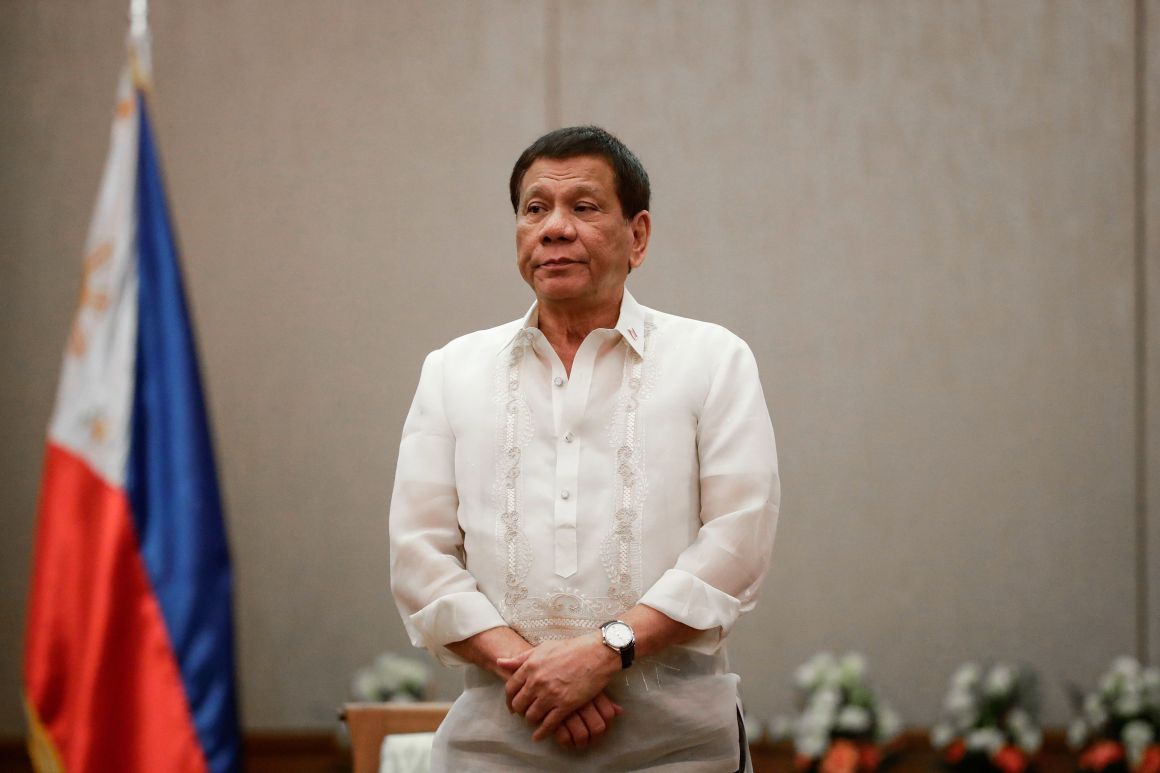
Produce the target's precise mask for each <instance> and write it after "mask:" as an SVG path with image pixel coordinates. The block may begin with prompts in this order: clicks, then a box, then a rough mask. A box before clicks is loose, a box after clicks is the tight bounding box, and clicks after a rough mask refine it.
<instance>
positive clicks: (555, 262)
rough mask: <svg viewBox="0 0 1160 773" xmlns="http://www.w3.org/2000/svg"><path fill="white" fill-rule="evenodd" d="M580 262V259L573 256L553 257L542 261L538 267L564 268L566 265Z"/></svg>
mask: <svg viewBox="0 0 1160 773" xmlns="http://www.w3.org/2000/svg"><path fill="white" fill-rule="evenodd" d="M580 262H581V261H579V260H572V259H571V258H552V259H550V260H544V261H541V262H540V264H539V266H537V268H564V267H565V266H571V265H573V264H576V263H580Z"/></svg>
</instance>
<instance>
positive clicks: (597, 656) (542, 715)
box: [498, 636, 623, 747]
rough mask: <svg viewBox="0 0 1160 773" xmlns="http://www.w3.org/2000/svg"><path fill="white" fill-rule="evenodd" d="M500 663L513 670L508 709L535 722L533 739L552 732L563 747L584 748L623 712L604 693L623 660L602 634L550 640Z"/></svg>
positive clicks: (509, 687)
mask: <svg viewBox="0 0 1160 773" xmlns="http://www.w3.org/2000/svg"><path fill="white" fill-rule="evenodd" d="M498 664H499V666H500V667H501V668H503V669H504V670H505V671H508V672H510V673H511V676H510V677H508V679H507V684H506V686H505V692H506V693H507V705H508V710H510V711H512V712H513V713H515V714H519V715H520V716H522V717H524V718H525V719H526V720H527V721H528V724H530V725H535V726H537V727H536V730H535V732H533V733H532V740H534V741H540V740H543V739H544V738H547V737H548V736H554V737H555V739H556V741H557V742H558V743H559V744H560V745H561V746H568V747H584V746H587V745H588V744H590V743H592V742H593V741H595V740H596V739H597V738H599V737H600V736H602V735H604V733H605V732H607V730H608V728H609V727H610V726H611V724H612V720H613V719H614V718H615V717H617V716H618V715H619V714H621V713H622V712H623V709H622V708H621V707H620V706H618V705H617V704H616V703H614V702H613V701H612V699H611V698H609V697H608V695H607V694H606V693H605V692H604V687H605V685H607V684H608V680H609V679H610V678H611V676H612V675H613V674H615V673H616V672H617V671H618V670H620V659H619V658H618V657H617V655H616V653H614V652H613V651H612V650H610V649H608V648H607V647H605V646H604V645H603V644H602V643H601V641H600V639H599V638H595V639H594V638H593V637H592V636H578V637H576V638H574V639H567V640H564V641H547V642H544V643H543V644H540V645H539V646H537V647H533V648H531V649H528V650H525V651H524V652H521V653H520V654H519V655H516V656H514V657H511V658H500V659H499V661H498Z"/></svg>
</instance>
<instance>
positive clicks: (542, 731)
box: [532, 708, 568, 741]
mask: <svg viewBox="0 0 1160 773" xmlns="http://www.w3.org/2000/svg"><path fill="white" fill-rule="evenodd" d="M567 716H568V715H567V714H565V713H564V711H563V709H558V708H556V709H552V710H551V711H549V712H548V715H547V716H546V717H544V721H543V722H541V723H540V726H539V727H538V728H536V732H534V733H532V740H533V741H542V740H544V739H545V738H547V737H548V736H550V735H551V734H552V733H554V732H556V728H557V727H559V726H560V723H561V722H563V721H564V719H565V718H566V717H567Z"/></svg>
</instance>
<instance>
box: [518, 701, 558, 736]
mask: <svg viewBox="0 0 1160 773" xmlns="http://www.w3.org/2000/svg"><path fill="white" fill-rule="evenodd" d="M548 714H549V707H548V704H547V702H546V701H542V700H540V699H539V698H537V699H536V700H534V701H532V705H530V706H528V710H527V711H526V712H524V719H526V720H527V721H528V724H529V725H539V724H541V723H542V722H543V720H544V718H545V717H547V716H548ZM556 724H559V723H558V722H557V723H556ZM555 729H556V727H555V726H554V725H553V726H552V728H551V730H549V731H548V732H549V733H550V732H551V731H552V730H555Z"/></svg>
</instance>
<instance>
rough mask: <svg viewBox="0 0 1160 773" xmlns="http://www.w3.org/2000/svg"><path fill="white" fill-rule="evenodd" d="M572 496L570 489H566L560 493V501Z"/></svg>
mask: <svg viewBox="0 0 1160 773" xmlns="http://www.w3.org/2000/svg"><path fill="white" fill-rule="evenodd" d="M570 496H572V493H571V492H570V491H568V489H564V490H563V491H561V492H560V499H567V498H568V497H570Z"/></svg>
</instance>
